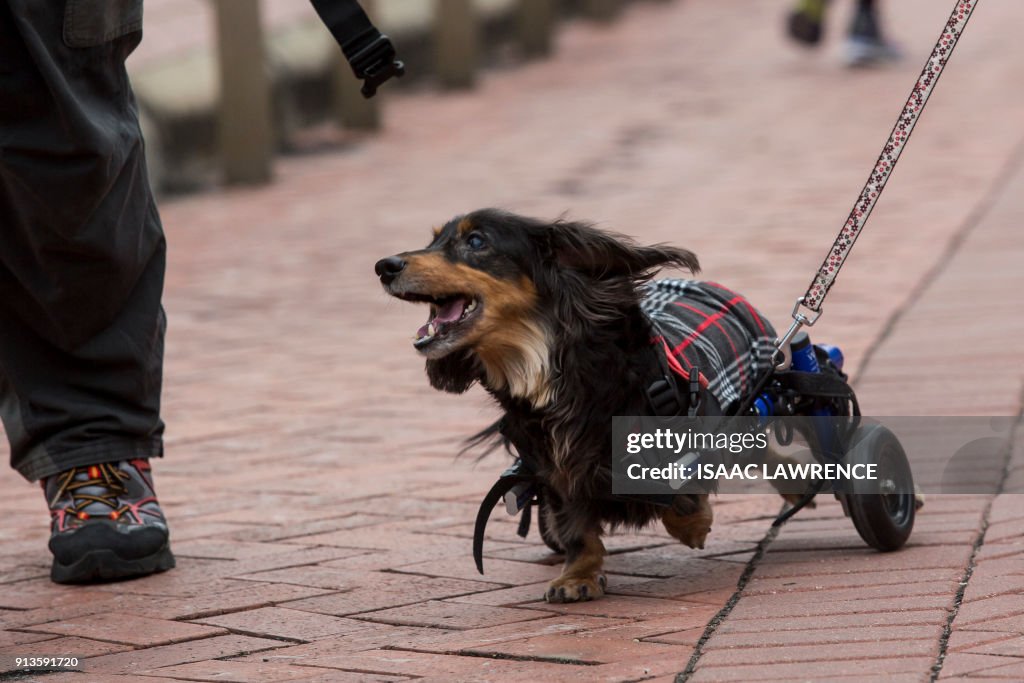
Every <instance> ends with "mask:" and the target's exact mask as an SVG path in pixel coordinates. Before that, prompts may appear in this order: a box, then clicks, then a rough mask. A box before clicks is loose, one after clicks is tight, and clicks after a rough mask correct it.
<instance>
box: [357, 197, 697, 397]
mask: <svg viewBox="0 0 1024 683" xmlns="http://www.w3.org/2000/svg"><path fill="white" fill-rule="evenodd" d="M666 265H676V266H680V267H683V268H686V269H688V270H690V271H692V272H696V271H697V269H698V267H699V266H698V264H697V257H696V256H695V255H694V254H693V253H691V252H689V251H686V250H684V249H676V248H673V247H666V246H660V245H659V246H650V247H648V246H639V245H637V244H635V243H634V242H633V241H632V240H630V239H628V238H626V237H623V236H621V235H615V234H612V233H608V232H604V231H601V230H598V229H596V228H593V227H591V226H589V225H586V224H583V223H575V222H568V221H556V222H554V223H545V222H542V221H538V220H535V219H531V218H525V217H522V216H517V215H515V214H511V213H507V212H504V211H499V210H496V209H483V210H480V211H474V212H473V213H470V214H467V215H465V216H460V217H457V218H454V219H452V220H451V221H449V222H448V223H446V224H445V225H444V226H443V227H442V228H439V229H437V230H435V231H434V239H433V240H432V241H431V242H430V244H429V245H427V247H426V248H425V249H420V250H418V251H409V252H404V253H401V254H397V255H395V256H390V257H388V258H385V259H381V260H380V261H378V262H377V265H376V271H377V275H379V276H380V280H381V283H382V284H383V285H384V288H385V290H386V291H387V292H388V294H391V295H392V296H395V297H398V298H399V299H404V300H406V301H414V302H424V303H427V304H429V306H430V314H429V316H428V319H427V322H426V323H425V324H424V325H423V326H422V327H421V328H420V329H419V331H418V332H417V334H416V340H415V342H414V346H415V347H416V349H417V350H418V351H419V352H420V353H421V354H423V355H424V356H425V357H426V358H427V374H428V376H429V378H430V381H431V384H432V385H433V386H434V387H436V388H438V389H442V390H444V391H450V392H454V393H461V392H463V391H465V390H467V389H468V388H469V387H470V386H471V385H472V384H473V383H474V382H475V381H478V380H483V381H485V382H486V385H487V386H488V388H490V389H493V390H499V391H500V390H507V391H508V392H509V393H510V394H511V395H512V396H515V397H519V398H523V399H526V400H528V401H530V402H531V403H532V404H533V405H534V406H535V407H541V406H543V405H545V404H546V403H547V402H548V401H549V400H550V398H551V395H550V392H551V381H550V380H551V367H552V365H553V364H555V365H556V366H557V359H554V358H553V354H555V353H556V350H557V349H558V348H561V347H564V346H565V345H566V344H567V343H568V344H571V343H573V342H575V341H583V337H585V332H586V330H587V329H588V328H591V327H593V326H600V325H608V324H614V323H615V321H616V319H618V318H621V317H622V316H624V315H625V314H626V311H627V310H629V309H630V307H633V308H635V306H636V304H637V302H638V294H637V291H636V288H637V286H638V285H639V284H641V283H642V282H644V281H646V280H647V279H649V278H650V277H651V275H652V274H653V272H654V271H655V270H657V269H658V268H659V267H661V266H666ZM577 337H578V338H579V339H577Z"/></svg>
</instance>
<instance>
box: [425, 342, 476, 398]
mask: <svg viewBox="0 0 1024 683" xmlns="http://www.w3.org/2000/svg"><path fill="white" fill-rule="evenodd" d="M480 375H481V370H480V365H479V363H478V362H477V359H476V356H474V355H473V352H472V351H470V350H469V349H460V350H458V351H454V352H452V353H449V354H448V355H447V356H442V357H441V358H430V359H428V360H427V378H428V379H429V380H430V386H432V387H434V388H435V389H437V390H439V391H447V392H448V393H450V394H462V393H465V392H466V391H468V390H469V388H470V387H471V386H473V384H474V383H475V382H477V381H478V380H479V379H480Z"/></svg>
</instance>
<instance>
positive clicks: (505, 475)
mask: <svg viewBox="0 0 1024 683" xmlns="http://www.w3.org/2000/svg"><path fill="white" fill-rule="evenodd" d="M535 483H537V478H536V477H535V476H533V474H531V473H530V472H529V470H527V469H526V466H525V465H523V461H522V460H520V459H516V461H515V462H514V463H512V466H511V467H509V468H508V469H507V470H505V471H504V472H502V473H501V476H500V477H498V481H496V482H494V486H492V487H491V490H490V491H488V492H487V495H486V496H484V499H483V500H482V501H481V502H480V509H479V510H477V513H476V524H475V525H474V527H473V560H474V561H475V562H476V570H477V571H478V572H480V573H481V574H483V573H484V532H486V531H487V520H488V519H490V517H491V510H493V509H494V506H495V505H497V504H498V501H500V500H501V499H502V498H504V497H505V494H506V493H508V492H509V491H511V490H512V489H513V488H515V487H516V486H518V485H519V484H535ZM532 499H533V496H532V495H531V496H530V501H529V502H527V503H526V505H525V506H523V507H524V510H523V518H522V519H521V520H520V521H519V535H520V536H522V537H524V538H525V537H526V534H527V533H529V531H530V506H531V505H532V502H533V500H532Z"/></svg>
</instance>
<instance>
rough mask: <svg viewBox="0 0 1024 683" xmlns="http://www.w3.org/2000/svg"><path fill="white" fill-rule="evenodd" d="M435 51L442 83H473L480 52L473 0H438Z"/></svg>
mask: <svg viewBox="0 0 1024 683" xmlns="http://www.w3.org/2000/svg"><path fill="white" fill-rule="evenodd" d="M434 53H435V61H436V64H435V68H436V70H437V79H438V81H439V82H440V84H441V86H442V87H445V88H471V87H473V85H474V83H475V82H476V71H477V67H478V61H479V54H480V27H479V25H478V23H477V16H476V11H475V10H474V8H473V0H435V3H434Z"/></svg>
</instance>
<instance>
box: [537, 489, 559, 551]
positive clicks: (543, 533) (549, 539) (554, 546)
mask: <svg viewBox="0 0 1024 683" xmlns="http://www.w3.org/2000/svg"><path fill="white" fill-rule="evenodd" d="M546 512H547V511H546V510H545V509H544V499H543V498H541V499H540V500H539V501H538V503H537V529H538V530H539V531H540V537H541V538H542V539H543V540H544V545H546V546H547V547H548V548H550V549H551V551H552V552H555V553H558V554H559V555H564V554H565V548H563V547H562V545H561V544H560V543H559V542H558V540H557V539H556V538H555V537H554V535H552V533H551V530H550V529H548V520H547V514H546Z"/></svg>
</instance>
